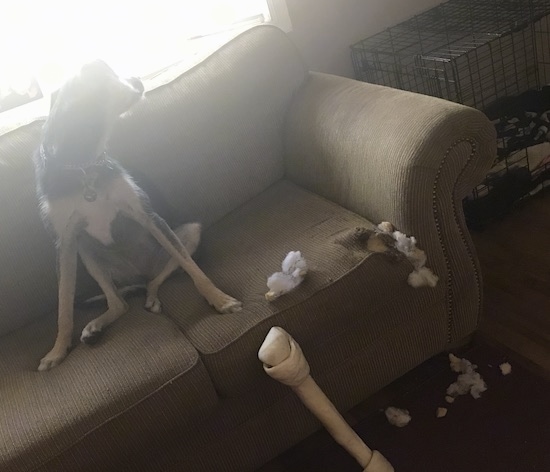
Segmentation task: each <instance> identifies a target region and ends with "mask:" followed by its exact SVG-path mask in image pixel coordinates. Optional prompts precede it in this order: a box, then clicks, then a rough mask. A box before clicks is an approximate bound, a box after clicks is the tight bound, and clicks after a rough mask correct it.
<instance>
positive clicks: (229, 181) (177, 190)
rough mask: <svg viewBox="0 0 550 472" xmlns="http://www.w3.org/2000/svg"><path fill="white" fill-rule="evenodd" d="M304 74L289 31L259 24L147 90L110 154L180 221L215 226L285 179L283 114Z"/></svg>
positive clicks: (121, 125) (122, 125) (117, 134)
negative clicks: (147, 185) (153, 188)
mask: <svg viewBox="0 0 550 472" xmlns="http://www.w3.org/2000/svg"><path fill="white" fill-rule="evenodd" d="M174 68H177V66H174ZM172 74H173V71H171V75H172ZM306 77H307V73H306V67H305V65H304V62H303V60H302V59H301V57H300V55H299V54H298V51H297V50H296V48H295V46H294V45H293V44H292V42H291V41H290V40H289V38H288V37H287V35H286V34H285V33H283V32H282V31H281V30H278V29H277V28H275V27H271V26H260V27H256V28H252V29H250V30H248V31H246V32H245V33H243V34H241V35H240V36H238V37H236V38H235V39H233V40H232V41H230V42H229V43H227V44H226V45H225V46H223V47H222V48H221V49H219V50H217V51H216V52H215V53H214V54H212V55H211V56H210V57H208V58H207V59H206V60H205V61H203V62H201V63H200V64H198V65H197V66H196V67H193V68H192V69H190V70H189V71H186V72H184V73H182V74H181V75H180V76H179V77H177V78H176V79H174V80H172V81H170V82H168V83H167V84H166V85H163V86H160V87H157V88H155V89H154V90H151V91H148V92H147V93H146V99H145V100H142V101H141V102H140V103H139V104H137V105H136V106H135V107H134V108H133V109H132V113H131V114H130V115H128V116H127V118H126V119H123V120H120V121H119V123H118V125H117V126H116V129H115V131H114V133H113V136H112V139H111V142H110V147H111V150H112V153H113V155H114V156H116V157H117V159H119V160H120V161H121V162H122V164H123V165H124V166H126V167H127V168H128V169H129V170H130V172H131V173H133V174H134V175H137V176H146V178H147V180H150V181H151V182H152V184H151V185H154V186H156V187H157V188H156V193H159V194H160V195H161V196H163V197H165V198H164V200H165V203H167V204H168V202H170V203H169V206H170V208H169V210H170V211H166V210H165V209H158V210H159V211H160V212H161V213H163V214H164V213H170V214H171V216H172V217H173V218H172V223H173V224H179V223H181V222H184V221H192V220H196V219H200V221H201V222H202V223H203V224H204V225H209V224H210V223H212V222H214V221H216V220H218V219H219V218H221V217H222V216H223V215H225V214H226V213H228V212H229V211H231V210H233V209H235V208H236V207H238V206H239V205H241V204H242V203H244V202H245V201H247V200H249V199H250V198H252V197H253V196H255V195H256V194H258V193H260V192H261V191H263V190H265V189H266V188H267V187H268V186H270V185H271V184H273V183H274V182H276V181H277V180H279V179H280V178H281V177H282V175H283V151H282V149H283V142H282V134H283V126H284V119H285V116H286V113H287V110H288V108H289V105H290V102H291V100H292V98H293V96H294V93H295V92H296V90H297V89H298V88H299V87H300V86H301V85H302V84H303V82H304V80H305V79H306Z"/></svg>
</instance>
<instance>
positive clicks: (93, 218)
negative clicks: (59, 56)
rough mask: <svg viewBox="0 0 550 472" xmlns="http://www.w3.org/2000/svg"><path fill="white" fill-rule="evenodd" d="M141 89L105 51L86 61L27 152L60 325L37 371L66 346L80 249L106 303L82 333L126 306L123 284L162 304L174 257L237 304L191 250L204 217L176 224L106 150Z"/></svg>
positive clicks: (227, 304)
mask: <svg viewBox="0 0 550 472" xmlns="http://www.w3.org/2000/svg"><path fill="white" fill-rule="evenodd" d="M143 97H144V86H143V84H142V82H141V81H140V80H139V79H137V78H130V79H122V78H120V77H119V76H118V75H117V74H116V73H115V72H114V71H113V70H112V69H111V68H110V67H109V66H108V65H107V64H106V63H105V62H103V61H94V62H91V63H88V64H86V65H84V66H83V67H82V69H81V70H80V72H79V73H78V74H77V75H76V76H74V77H73V78H72V79H70V80H68V81H67V82H66V83H65V84H64V85H63V86H62V87H61V88H60V89H59V91H58V92H57V94H56V96H55V97H53V96H52V105H51V107H50V113H49V116H48V118H47V120H46V122H45V123H44V126H43V130H42V136H41V142H40V146H39V148H38V149H37V150H36V152H35V153H34V156H33V157H34V164H35V174H36V187H37V196H38V200H39V204H40V210H41V211H40V213H41V216H42V219H43V221H44V224H45V226H46V228H47V229H48V230H50V231H51V233H52V234H53V236H54V239H55V241H56V249H57V269H58V298H59V306H58V320H57V321H58V330H57V337H56V340H55V344H54V346H53V348H52V349H51V350H50V352H48V353H47V354H46V356H45V357H44V358H43V359H42V360H41V361H40V365H39V367H38V370H39V371H46V370H49V369H51V368H53V367H55V366H57V365H58V364H60V363H61V362H62V361H63V359H64V358H65V357H66V356H67V354H68V351H69V349H70V347H71V339H72V332H73V311H74V300H75V290H76V273H77V261H78V257H80V259H81V261H82V263H83V264H84V267H85V268H86V270H87V271H88V272H89V274H90V275H91V276H92V277H93V278H94V279H95V280H96V282H97V283H98V285H99V287H100V288H101V290H102V292H103V294H104V296H105V299H106V301H107V311H105V313H103V314H102V315H101V316H99V317H98V318H96V319H94V320H92V321H91V322H90V323H88V324H87V325H86V327H85V328H84V330H83V331H82V334H81V337H80V340H81V341H82V342H84V343H93V342H95V341H96V340H97V339H98V337H99V336H100V335H101V333H102V332H103V330H104V329H105V328H106V327H107V326H108V325H109V324H111V323H113V322H114V321H115V320H117V319H118V318H119V317H120V316H121V315H123V314H124V313H125V312H126V311H127V310H128V305H127V303H126V302H125V300H124V298H123V297H122V295H121V292H120V291H119V290H118V288H119V287H125V286H128V285H134V284H136V283H144V284H145V285H146V291H147V293H146V302H145V307H146V308H147V309H149V310H151V311H154V312H158V311H160V302H159V300H158V298H157V292H158V289H159V287H160V285H161V284H162V283H163V282H164V281H165V280H166V279H167V278H168V277H169V276H170V275H171V274H172V273H173V272H174V271H175V270H176V269H177V268H178V267H181V268H182V269H183V270H184V271H185V272H187V273H188V274H189V276H190V277H191V279H192V280H193V282H194V284H195V287H196V289H197V290H198V292H199V293H200V294H201V295H202V296H203V297H204V298H205V299H206V300H207V301H208V303H209V304H210V305H212V306H213V307H214V308H215V309H216V310H217V311H218V312H220V313H232V312H236V311H239V310H240V309H241V306H242V304H241V302H239V301H238V300H236V299H235V298H233V297H231V296H229V295H227V294H225V293H224V292H222V291H221V290H220V289H218V288H217V287H216V286H215V285H214V284H213V283H212V282H211V281H210V279H209V278H208V277H207V276H206V275H205V274H204V273H203V272H202V270H201V269H200V268H199V267H198V266H197V264H196V263H195V262H194V261H193V259H192V258H191V254H192V253H193V252H194V251H195V249H196V248H197V246H198V244H199V240H200V225H199V224H197V223H191V224H186V225H183V226H181V227H179V228H177V229H176V230H175V231H173V230H172V229H171V228H170V227H169V226H168V224H167V223H166V222H165V221H164V220H163V219H162V218H161V217H160V216H159V215H158V214H156V213H155V212H154V211H153V210H152V208H151V205H150V200H149V197H148V196H147V194H146V193H145V192H144V191H143V190H142V189H141V188H140V187H139V186H138V185H137V184H136V182H135V181H134V180H133V179H132V178H131V177H130V175H129V174H128V172H127V171H126V170H125V169H124V168H123V167H122V166H121V165H120V164H119V163H118V162H117V161H116V160H115V159H114V158H112V157H111V156H110V155H109V154H108V153H107V141H108V138H109V135H110V132H111V130H112V128H113V125H114V124H115V122H116V120H117V119H118V118H119V117H120V116H121V115H123V114H125V113H126V112H128V110H130V108H131V107H132V106H133V105H135V104H136V103H137V102H139V101H140V100H142V98H143Z"/></svg>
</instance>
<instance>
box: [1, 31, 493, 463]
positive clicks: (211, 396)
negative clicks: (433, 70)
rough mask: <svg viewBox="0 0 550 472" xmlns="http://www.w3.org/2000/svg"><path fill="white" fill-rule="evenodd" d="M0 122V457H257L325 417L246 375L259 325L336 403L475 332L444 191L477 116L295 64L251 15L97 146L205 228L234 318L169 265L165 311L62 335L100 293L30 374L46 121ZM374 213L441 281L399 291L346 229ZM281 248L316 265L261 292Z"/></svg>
mask: <svg viewBox="0 0 550 472" xmlns="http://www.w3.org/2000/svg"><path fill="white" fill-rule="evenodd" d="M169 75H170V77H172V78H173V77H174V76H175V75H176V76H177V75H178V74H174V70H171V71H170V74H169ZM157 79H158V78H157ZM157 82H158V80H157ZM5 116H7V115H5ZM0 118H1V117H0ZM1 121H2V123H0V129H2V130H4V131H3V133H4V134H2V135H1V136H0V201H2V206H1V208H0V225H1V226H0V231H1V238H0V275H1V277H0V290H1V293H2V297H0V335H1V337H0V470H2V471H7V472H20V471H21V472H30V471H41V472H74V471H75V470H78V471H81V472H92V471H93V472H105V471H108V470H116V471H126V470H128V471H132V472H136V471H150V470H159V471H160V470H163V471H164V470H165V471H182V470H185V471H192V472H209V471H213V470H216V471H222V470H223V471H228V472H230V471H233V472H237V471H238V472H246V471H252V470H254V468H256V467H258V466H260V465H261V464H262V463H264V462H266V461H267V460H269V459H270V458H272V457H273V456H274V455H276V454H278V453H280V452H282V451H283V450H284V449H285V448H288V447H290V446H292V445H293V444H295V443H296V442H297V441H299V440H300V439H303V438H304V437H305V436H306V435H307V434H309V433H311V432H312V431H314V430H315V428H317V427H318V426H319V425H318V424H317V422H316V421H315V420H314V419H313V418H312V416H311V415H310V414H309V412H308V411H307V410H305V409H304V407H303V406H302V405H301V404H300V403H299V401H298V400H297V399H296V398H295V397H294V396H293V395H292V393H291V392H290V391H289V390H288V389H287V388H285V387H283V386H281V385H278V384H276V383H275V382H274V381H273V380H271V379H269V378H268V377H267V376H266V375H265V374H264V373H263V371H262V368H261V365H260V363H259V361H258V360H257V357H256V354H257V349H258V348H259V346H260V344H261V342H262V340H263V338H264V336H265V334H266V333H267V332H268V330H269V328H270V327H271V326H273V325H280V326H283V327H284V328H285V329H287V330H288V331H289V332H290V333H291V334H292V335H293V336H294V337H295V338H296V339H297V340H298V342H299V343H300V344H301V346H302V348H303V349H304V352H305V354H306V356H307V357H308V359H309V361H310V364H311V367H312V374H313V376H314V377H315V378H316V379H317V380H318V381H319V383H320V385H321V387H323V388H324V389H325V391H326V392H327V394H328V395H329V396H330V397H331V398H332V399H333V400H334V402H335V404H336V405H337V406H338V407H339V408H341V409H347V408H350V407H351V406H353V405H354V404H356V403H357V402H359V401H360V400H362V399H364V398H366V397H367V396H368V395H369V394H371V393H372V392H375V391H376V390H377V389H380V388H381V387H383V386H385V385H387V384H388V383H389V382H391V381H392V380H394V379H395V378H397V377H398V376H400V375H402V374H403V373H405V372H407V371H408V370H410V369H411V368H413V367H415V366H416V365H418V364H419V363H421V362H422V361H423V360H425V359H426V358H428V357H429V356H431V355H433V354H435V353H437V352H438V351H441V350H443V349H445V348H446V347H447V346H448V345H449V343H450V342H454V341H456V340H458V339H460V338H462V337H464V336H466V335H468V334H469V333H471V332H472V331H473V330H474V329H475V328H476V322H477V317H478V314H479V310H480V308H481V276H480V273H479V267H478V263H477V259H476V256H475V252H474V250H473V247H472V244H471V241H470V238H469V237H468V232H467V229H466V227H465V224H464V218H463V215H462V211H461V204H460V202H461V199H462V198H463V196H464V195H465V194H466V192H467V191H469V189H470V188H472V187H473V186H474V185H475V184H477V183H478V181H479V180H480V178H481V176H483V174H484V173H485V171H486V170H487V168H488V167H489V166H490V164H491V162H492V159H493V156H494V155H495V147H496V145H495V139H494V132H493V128H492V126H491V123H490V122H489V121H488V120H487V119H485V118H484V117H483V115H481V114H480V113H479V112H477V111H475V110H473V109H470V108H466V107H462V106H459V105H455V104H449V103H447V102H444V101H442V100H438V99H434V98H429V97H423V96H420V95H415V94H410V93H406V92H402V91H397V90H392V89H387V88H383V87H378V86H372V85H369V84H365V83H358V82H355V81H352V80H349V79H344V78H339V77H334V76H328V75H324V74H317V73H309V72H307V71H306V69H305V67H304V63H303V61H302V59H301V58H300V56H299V54H298V53H297V51H296V49H295V48H294V46H293V45H292V43H291V42H290V40H289V38H288V37H287V36H286V35H285V34H284V33H282V32H281V31H280V30H277V29H276V28H273V27H268V26H265V27H258V28H253V29H251V30H249V31H247V32H246V33H244V34H242V35H240V36H239V37H237V38H236V39H234V40H232V41H231V42H230V43H228V44H227V45H226V46H224V47H222V48H221V49H220V50H219V51H217V52H216V53H214V54H213V55H212V56H211V57H209V58H208V59H207V60H206V61H204V62H203V63H201V64H199V65H198V66H196V67H194V68H193V69H191V70H189V71H187V72H185V73H182V74H180V75H179V76H178V77H177V78H175V79H173V80H172V79H171V80H167V81H166V83H165V84H164V85H162V86H159V87H157V88H154V89H151V90H148V92H147V96H146V100H144V101H143V102H141V103H139V104H138V105H137V107H136V109H135V110H134V112H133V113H132V114H130V115H129V116H127V117H125V118H124V119H122V120H121V121H120V123H119V124H118V125H117V127H116V129H115V134H114V136H113V138H112V141H111V143H110V149H111V153H112V154H113V155H114V156H116V157H117V158H119V159H120V161H121V162H122V164H123V165H124V166H125V167H127V168H128V169H129V171H130V172H131V173H134V175H136V176H141V177H140V179H141V178H142V177H143V178H144V179H147V180H148V182H147V188H148V190H149V189H151V191H154V192H155V193H156V196H157V197H158V199H155V198H154V199H153V200H154V201H155V202H157V204H158V206H157V209H158V210H159V212H160V213H162V214H165V215H169V216H170V218H169V219H170V221H171V222H172V223H173V224H179V223H182V222H185V221H202V222H203V223H204V224H205V233H204V238H203V242H202V246H201V249H200V251H199V254H198V256H197V258H198V263H199V265H201V267H203V269H204V270H205V272H206V273H207V274H208V275H209V276H210V277H211V278H212V279H213V281H214V282H215V283H216V284H217V285H219V286H220V288H222V289H223V290H225V291H226V292H228V293H230V294H232V295H234V296H236V297H237V298H239V299H241V300H242V301H243V302H244V307H243V310H242V312H240V313H235V314H231V315H219V314H217V313H215V312H214V311H213V309H212V308H211V307H209V306H208V304H207V303H206V302H205V301H204V300H203V299H202V298H201V297H200V296H199V295H198V294H197V292H196V290H195V289H194V288H193V286H192V284H191V282H190V280H189V277H188V276H187V275H185V274H181V273H180V274H178V275H176V276H174V277H173V278H172V279H170V280H169V281H167V282H166V284H165V285H164V286H163V287H162V288H161V291H160V298H161V301H162V303H163V308H164V313H163V314H162V315H152V314H150V313H147V312H145V311H144V310H143V309H142V308H141V305H142V304H143V301H144V300H143V296H142V295H136V296H135V297H133V298H132V300H131V303H130V304H131V309H130V312H129V313H128V314H126V315H124V316H123V317H122V318H121V319H120V320H118V321H117V322H116V323H115V324H114V325H113V326H111V327H110V328H109V330H108V331H107V332H106V334H105V336H104V339H103V340H102V342H101V343H99V344H98V345H97V346H95V347H89V346H81V345H79V344H78V341H77V339H76V338H77V337H78V329H79V328H80V329H81V328H82V326H84V325H85V323H86V321H87V320H89V319H90V318H91V317H92V316H94V315H97V314H98V313H99V312H100V310H101V308H99V307H95V308H93V309H89V310H86V312H81V311H77V314H76V324H77V327H76V328H75V345H76V347H75V349H74V350H73V352H71V354H70V355H69V356H68V358H67V359H66V360H65V361H64V362H63V363H62V364H61V365H60V366H58V367H56V368H55V369H54V370H52V371H50V372H45V373H38V372H36V371H35V369H36V368H37V366H38V362H39V360H40V358H41V357H42V356H43V355H44V354H45V353H46V352H47V351H48V349H49V348H50V347H51V344H52V343H53V340H54V337H55V330H56V324H55V316H54V315H55V309H56V304H57V289H56V276H55V263H54V260H55V257H54V248H53V245H52V244H51V241H50V240H49V238H48V236H47V234H46V232H45V230H44V229H43V228H42V226H41V223H40V220H39V215H38V210H37V207H36V204H37V202H36V198H35V196H34V183H33V170H32V166H31V161H30V155H31V152H32V150H33V149H34V148H35V147H36V145H37V143H38V140H39V134H40V128H41V125H42V123H43V121H42V120H40V119H38V118H35V119H31V118H28V117H27V118H25V119H23V120H21V113H18V119H17V126H15V125H14V126H13V127H12V128H11V129H10V128H9V126H7V127H6V125H5V121H6V120H4V119H3V118H2V120H1ZM14 123H15V122H14ZM22 123H25V124H22ZM5 130H7V131H5ZM143 184H144V185H145V184H146V182H145V180H144V181H143ZM383 220H387V221H391V222H393V223H394V224H395V225H396V226H397V227H398V228H399V229H401V230H403V231H405V232H407V233H408V234H413V235H415V236H417V238H418V241H419V245H420V246H421V247H422V248H423V249H425V250H426V252H427V254H428V264H427V265H428V266H429V267H430V268H432V269H433V271H434V272H435V273H436V274H437V275H438V276H439V277H440V281H439V284H438V285H437V286H436V287H435V288H422V289H413V288H411V287H410V286H408V285H407V282H406V280H407V276H408V274H409V272H410V271H411V266H410V264H409V263H408V262H406V261H392V260H390V259H388V258H387V257H386V256H384V255H381V254H372V253H370V252H369V251H367V250H366V248H365V247H364V245H363V244H362V243H361V242H360V241H357V240H355V239H353V237H352V236H351V235H352V234H353V229H354V228H355V227H357V226H361V227H367V228H370V227H372V226H373V225H375V224H377V223H379V222H380V221H383ZM290 250H300V251H302V252H303V254H304V255H305V257H306V258H307V259H308V261H309V264H310V273H309V274H308V276H307V278H306V280H305V281H304V283H303V284H302V285H301V286H300V287H299V288H298V289H297V290H296V291H295V292H293V293H290V294H288V295H285V296H283V297H281V298H280V299H279V300H277V301H275V302H274V303H268V302H267V301H266V300H265V299H264V293H265V292H266V291H267V287H266V285H265V281H266V278H267V276H269V275H270V274H271V273H273V272H275V271H278V270H279V268H280V264H281V261H282V259H283V257H284V256H285V254H286V253H287V252H288V251H290Z"/></svg>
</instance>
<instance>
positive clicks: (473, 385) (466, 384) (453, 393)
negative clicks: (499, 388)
mask: <svg viewBox="0 0 550 472" xmlns="http://www.w3.org/2000/svg"><path fill="white" fill-rule="evenodd" d="M449 365H450V367H451V370H452V371H453V372H458V373H460V375H459V376H458V377H457V379H456V382H453V383H452V384H451V385H449V387H448V388H447V396H449V397H453V398H454V397H458V396H459V395H466V394H467V393H469V394H470V395H472V397H474V398H475V399H476V400H477V399H478V398H479V397H480V396H481V394H482V393H483V392H484V391H485V390H487V384H486V383H485V381H484V380H483V378H482V377H481V375H480V374H479V372H476V369H477V365H475V364H472V363H471V362H470V361H469V360H468V359H460V358H459V357H457V356H455V355H454V354H449ZM445 399H447V397H445ZM447 401H448V400H447Z"/></svg>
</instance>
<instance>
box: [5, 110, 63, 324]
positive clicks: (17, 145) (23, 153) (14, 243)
mask: <svg viewBox="0 0 550 472" xmlns="http://www.w3.org/2000/svg"><path fill="white" fill-rule="evenodd" d="M41 129H42V122H40V121H36V122H34V123H32V124H30V125H27V126H23V127H21V128H18V129H16V130H14V131H12V132H10V133H8V134H6V135H4V136H1V137H0V202H2V206H1V207H0V221H1V223H0V224H1V227H2V229H1V230H0V234H1V237H0V293H2V297H0V335H2V334H5V333H7V332H9V331H11V330H13V329H16V328H18V327H21V326H23V325H24V324H26V323H28V322H29V321H31V320H32V319H33V318H37V317H39V316H42V315H44V314H45V313H47V312H48V311H51V310H53V309H54V308H55V306H56V303H57V275H56V272H55V251H54V245H53V244H52V241H51V238H50V237H49V236H48V234H47V233H46V231H45V229H44V226H43V225H42V221H41V220H40V215H39V213H38V201H37V199H36V190H35V184H34V168H33V165H32V162H31V156H32V153H33V151H34V147H35V146H36V143H37V142H38V139H39V136H40V131H41Z"/></svg>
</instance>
